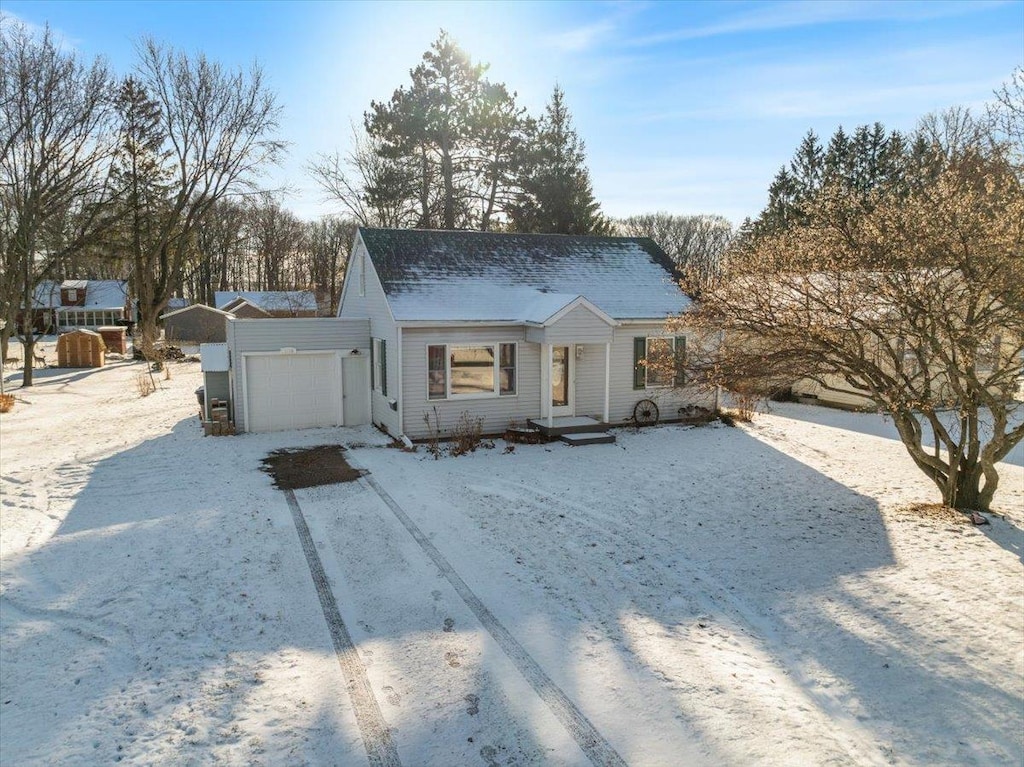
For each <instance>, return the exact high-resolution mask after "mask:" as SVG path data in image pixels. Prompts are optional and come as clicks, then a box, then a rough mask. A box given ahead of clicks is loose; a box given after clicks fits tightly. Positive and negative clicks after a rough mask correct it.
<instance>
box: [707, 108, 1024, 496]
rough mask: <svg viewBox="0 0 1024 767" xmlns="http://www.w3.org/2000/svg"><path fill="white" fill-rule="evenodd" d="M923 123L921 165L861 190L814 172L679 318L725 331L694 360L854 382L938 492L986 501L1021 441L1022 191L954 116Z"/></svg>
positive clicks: (768, 375) (1003, 158) (716, 375)
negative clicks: (794, 203)
mask: <svg viewBox="0 0 1024 767" xmlns="http://www.w3.org/2000/svg"><path fill="white" fill-rule="evenodd" d="M922 127H923V133H922V134H921V135H922V136H923V137H924V138H925V139H926V140H927V142H928V143H929V146H930V151H929V155H928V157H927V158H926V159H927V162H925V163H924V165H923V170H921V171H920V172H918V171H908V175H907V176H906V177H905V178H904V179H903V181H904V183H902V184H896V185H893V186H887V187H883V188H879V189H877V190H875V191H873V192H871V193H870V194H869V195H868V196H867V197H865V196H864V194H863V192H862V191H861V190H858V189H856V188H852V187H847V186H843V185H841V184H832V185H829V184H826V185H825V187H824V188H823V189H822V191H821V192H820V193H819V194H817V195H816V196H815V197H814V198H813V199H811V200H809V201H807V202H806V203H805V204H804V206H803V208H802V210H801V213H802V218H803V220H804V221H805V223H802V224H799V225H795V226H792V227H791V228H789V229H787V230H784V231H777V232H772V233H770V234H767V235H764V236H761V237H756V238H752V240H750V241H748V242H746V243H744V245H743V247H741V248H739V249H738V250H737V251H736V252H735V253H734V254H732V256H731V258H733V259H734V263H732V264H731V266H732V269H731V274H730V277H729V279H728V280H726V281H724V282H723V284H722V285H721V286H720V287H719V288H717V289H716V290H713V291H710V292H709V293H708V294H707V295H706V296H705V299H704V301H703V302H702V304H701V307H700V309H699V310H698V311H697V312H696V313H695V314H694V315H693V316H692V317H691V318H689V319H690V320H692V321H694V322H696V323H697V325H698V327H701V328H703V329H704V330H705V331H706V332H708V333H715V332H717V331H724V332H725V337H726V343H725V349H724V353H720V354H718V355H717V356H714V357H711V358H708V359H707V360H706V361H705V364H704V366H703V369H700V367H701V366H699V365H698V366H696V367H697V368H698V370H697V371H696V372H697V373H699V374H702V375H703V376H704V377H705V380H709V379H710V380H712V381H718V382H721V383H723V384H725V385H727V386H729V385H735V384H739V385H740V386H742V385H744V384H749V382H750V381H752V380H757V379H758V378H760V379H762V380H779V378H780V377H782V378H785V377H788V378H789V380H790V381H793V380H796V379H798V378H810V379H813V380H815V381H817V382H818V383H819V384H820V385H822V386H823V387H826V388H829V387H836V386H837V381H838V382H839V383H840V384H841V385H843V386H844V387H854V388H856V389H859V390H863V391H865V392H866V393H867V394H868V395H869V396H870V397H871V398H872V399H873V400H874V401H875V402H876V403H877V404H878V405H879V406H880V407H881V408H883V409H884V410H885V411H886V412H887V413H888V414H889V415H890V416H891V417H892V419H893V421H894V423H895V426H896V428H897V430H898V432H899V435H900V437H901V439H902V441H903V443H904V445H905V446H906V449H907V451H908V453H909V454H910V456H911V458H912V459H913V461H914V462H915V464H916V465H917V466H918V467H919V468H920V469H921V471H922V472H924V473H925V474H926V475H927V476H928V477H929V478H930V479H931V480H932V481H933V482H934V483H935V485H936V486H937V487H938V488H939V490H940V492H941V494H942V498H943V501H944V502H945V503H946V504H948V505H950V506H955V507H958V508H972V509H982V510H987V509H988V508H989V507H990V505H991V503H992V499H993V495H994V493H995V490H996V487H997V485H998V482H999V476H998V471H997V468H996V464H997V462H999V461H1000V460H1002V459H1003V458H1004V457H1005V456H1006V455H1007V454H1008V453H1009V452H1010V450H1011V449H1013V447H1014V446H1015V445H1017V444H1018V443H1020V441H1021V440H1022V439H1024V423H1021V422H1020V419H1019V410H1020V408H1021V407H1022V403H1020V402H1016V401H1015V400H1014V399H1013V397H1014V393H1015V391H1016V387H1017V385H1018V381H1019V379H1020V377H1021V376H1022V375H1024V251H1022V244H1024V188H1022V179H1021V176H1020V174H1019V173H1018V172H1017V170H1016V169H1015V168H1014V166H1013V164H1012V163H1011V162H1010V161H1009V159H1008V151H1009V150H1008V147H1007V146H1006V145H1005V144H1000V143H997V142H993V141H991V140H990V139H989V137H988V136H987V135H986V133H985V131H984V130H982V129H981V127H980V126H979V125H978V124H977V123H975V122H973V121H971V120H970V119H969V117H967V116H965V114H964V113H963V112H960V111H956V112H953V113H950V114H947V115H946V116H945V117H940V118H938V119H932V120H926V121H925V122H924V123H923V126H922ZM951 142H952V143H955V144H956V145H955V146H952V145H951ZM907 167H908V168H910V167H912V164H911V163H908V165H907Z"/></svg>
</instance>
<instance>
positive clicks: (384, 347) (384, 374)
mask: <svg viewBox="0 0 1024 767" xmlns="http://www.w3.org/2000/svg"><path fill="white" fill-rule="evenodd" d="M380 393H381V394H383V395H384V396H385V397H386V396H388V342H387V341H385V340H384V339H383V338H382V339H381V340H380Z"/></svg>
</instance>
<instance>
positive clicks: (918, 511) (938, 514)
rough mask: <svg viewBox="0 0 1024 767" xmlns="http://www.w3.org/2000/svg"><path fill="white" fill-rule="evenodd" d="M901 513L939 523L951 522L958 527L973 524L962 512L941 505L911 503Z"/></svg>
mask: <svg viewBox="0 0 1024 767" xmlns="http://www.w3.org/2000/svg"><path fill="white" fill-rule="evenodd" d="M901 511H905V512H906V513H907V514H909V515H910V516H914V517H921V518H923V519H931V520H935V521H937V522H951V523H953V524H957V525H969V524H971V520H970V518H969V517H968V516H967V515H966V514H964V513H963V512H962V511H957V510H956V509H954V508H952V507H950V506H946V505H944V504H941V503H911V504H909V505H907V506H904V507H903V508H902V509H901Z"/></svg>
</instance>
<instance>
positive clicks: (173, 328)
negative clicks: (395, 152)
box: [161, 304, 232, 344]
mask: <svg viewBox="0 0 1024 767" xmlns="http://www.w3.org/2000/svg"><path fill="white" fill-rule="evenodd" d="M231 316H232V315H231V313H230V312H225V311H222V310H221V309H214V308H213V307H212V306H205V305H203V304H192V306H186V307H185V308H184V309H176V310H174V311H173V312H165V313H164V314H162V315H161V318H162V319H163V321H164V338H165V339H167V340H168V341H179V342H180V341H191V342H192V343H197V344H208V343H221V344H222V343H224V342H225V341H226V340H227V330H226V325H227V321H228V319H230V318H231Z"/></svg>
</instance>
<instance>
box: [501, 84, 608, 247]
mask: <svg viewBox="0 0 1024 767" xmlns="http://www.w3.org/2000/svg"><path fill="white" fill-rule="evenodd" d="M526 162H527V164H526V172H525V174H524V177H523V179H522V192H521V193H520V195H519V199H518V201H517V203H516V204H515V205H513V206H512V208H511V210H510V224H511V228H512V229H513V230H514V231H518V232H549V233H558V234H606V233H607V232H608V231H609V226H608V222H607V221H606V219H605V218H604V216H602V215H601V210H600V205H599V204H598V202H597V200H595V199H594V192H593V189H592V187H591V183H590V172H589V171H588V170H587V165H586V152H585V148H584V144H583V141H582V139H580V137H579V135H578V134H577V133H576V129H575V128H574V127H573V123H572V115H571V114H570V113H569V108H568V107H567V106H566V104H565V94H564V93H563V91H562V89H561V88H560V87H558V86H557V85H556V86H555V90H554V92H553V93H552V95H551V101H550V102H549V103H548V105H547V107H546V109H545V110H544V116H543V117H541V119H540V122H539V124H538V126H537V134H536V136H535V138H534V141H533V146H532V148H531V150H530V151H529V153H528V155H527V161H526Z"/></svg>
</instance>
